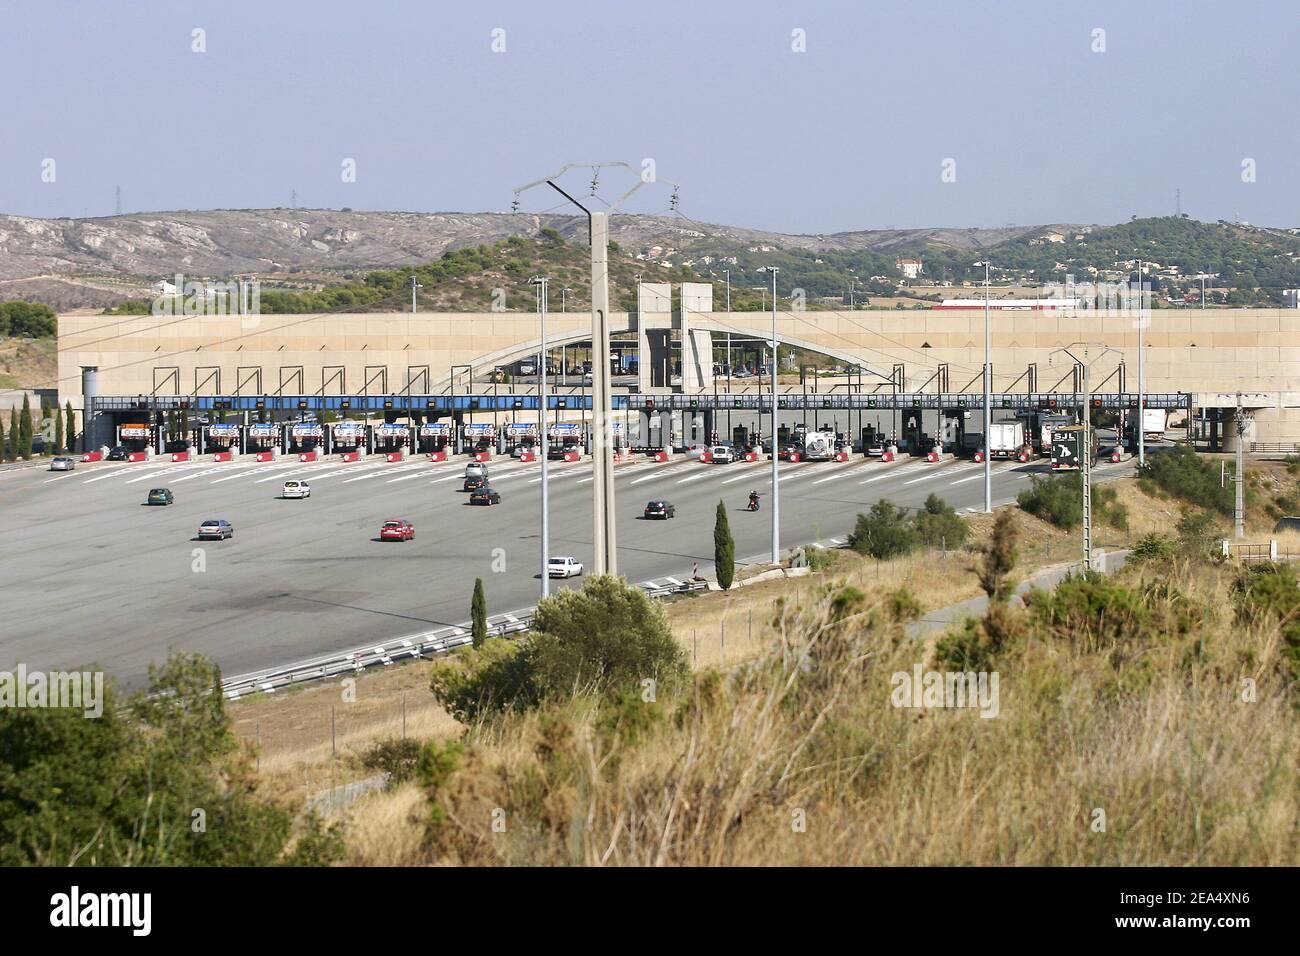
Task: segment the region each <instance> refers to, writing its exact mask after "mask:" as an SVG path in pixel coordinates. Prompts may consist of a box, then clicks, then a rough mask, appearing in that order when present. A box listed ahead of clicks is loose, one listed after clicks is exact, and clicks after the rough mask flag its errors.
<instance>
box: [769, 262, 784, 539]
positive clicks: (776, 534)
mask: <svg viewBox="0 0 1300 956" xmlns="http://www.w3.org/2000/svg"><path fill="white" fill-rule="evenodd" d="M767 271H768V272H770V273H772V437H771V441H772V563H773V564H780V563H781V485H780V481H781V478H780V475H779V474H778V473H777V463H778V462H779V461H780V460H781V456H780V454H779V453H778V451H777V447H776V433H777V428H778V427H779V425H778V421H779V419H778V417H777V407H776V274H777V273H778V272H780V271H781V270H780V269H778V268H777V267H776V266H768V267H767Z"/></svg>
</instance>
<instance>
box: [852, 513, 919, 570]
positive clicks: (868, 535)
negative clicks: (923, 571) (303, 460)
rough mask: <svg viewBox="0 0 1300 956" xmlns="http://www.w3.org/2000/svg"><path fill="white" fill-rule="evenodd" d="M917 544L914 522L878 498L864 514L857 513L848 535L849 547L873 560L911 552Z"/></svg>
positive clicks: (895, 556)
mask: <svg viewBox="0 0 1300 956" xmlns="http://www.w3.org/2000/svg"><path fill="white" fill-rule="evenodd" d="M920 543H921V536H920V533H919V532H918V531H917V529H916V524H915V523H914V522H913V521H910V520H908V517H907V515H906V513H905V512H904V511H903V510H902V509H901V508H899V507H898V506H897V505H895V504H894V503H893V502H892V501H888V500H881V501H877V502H876V503H875V504H874V505H872V506H871V511H870V512H869V513H868V514H859V515H858V521H857V525H856V526H855V527H854V529H853V532H852V533H851V534H850V535H849V547H850V548H852V549H853V550H854V551H856V552H858V553H859V554H868V555H870V556H871V557H873V558H876V559H877V560H884V559H886V558H897V557H901V556H903V555H905V554H910V553H911V552H912V551H915V550H916V548H917V546H918V545H919V544H920Z"/></svg>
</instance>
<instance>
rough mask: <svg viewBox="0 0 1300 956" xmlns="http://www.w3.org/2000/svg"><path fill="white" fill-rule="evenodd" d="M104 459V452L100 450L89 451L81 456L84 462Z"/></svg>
mask: <svg viewBox="0 0 1300 956" xmlns="http://www.w3.org/2000/svg"><path fill="white" fill-rule="evenodd" d="M103 460H104V454H103V452H98V451H88V452H86V453H85V454H84V455H82V456H81V461H82V464H85V463H87V462H91V461H103Z"/></svg>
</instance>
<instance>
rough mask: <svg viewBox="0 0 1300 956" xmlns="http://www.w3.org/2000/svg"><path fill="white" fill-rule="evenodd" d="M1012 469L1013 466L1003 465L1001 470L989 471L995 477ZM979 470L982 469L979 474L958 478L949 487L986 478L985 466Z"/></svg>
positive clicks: (993, 469) (992, 469) (981, 466)
mask: <svg viewBox="0 0 1300 956" xmlns="http://www.w3.org/2000/svg"><path fill="white" fill-rule="evenodd" d="M1017 464H1019V463H1018V462H1017ZM1011 467H1012V466H1010V465H1003V466H1002V467H1001V468H991V469H989V470H990V472H991V473H992V474H994V475H1000V474H1002V472H1004V471H1009V470H1010V469H1011ZM979 469H980V470H979V472H978V473H977V474H974V475H970V476H969V477H967V478H958V479H957V480H956V481H950V482H948V484H949V485H960V484H963V483H965V482H967V481H977V480H979V479H980V478H983V477H984V466H983V465H980V466H979Z"/></svg>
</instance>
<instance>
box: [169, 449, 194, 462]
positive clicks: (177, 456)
mask: <svg viewBox="0 0 1300 956" xmlns="http://www.w3.org/2000/svg"><path fill="white" fill-rule="evenodd" d="M189 460H190V453H189V452H187V451H178V452H173V453H172V461H189Z"/></svg>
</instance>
